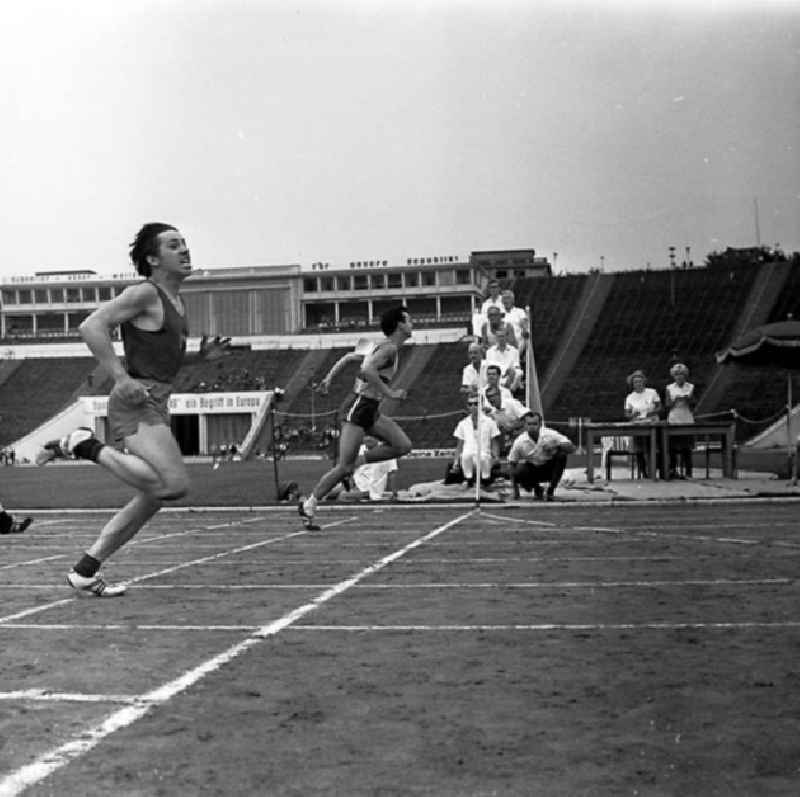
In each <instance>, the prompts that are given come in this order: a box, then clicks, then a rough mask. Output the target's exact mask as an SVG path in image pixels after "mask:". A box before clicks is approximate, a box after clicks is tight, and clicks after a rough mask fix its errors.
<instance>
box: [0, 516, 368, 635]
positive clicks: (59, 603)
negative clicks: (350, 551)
mask: <svg viewBox="0 0 800 797" xmlns="http://www.w3.org/2000/svg"><path fill="white" fill-rule="evenodd" d="M352 519H353V518H352V517H351V518H345V519H343V520H337V521H334V523H335V524H336V525H339V524H340V523H347V522H348V521H349V520H352ZM305 534H308V532H307V531H306V530H305V529H303V530H302V531H295V532H290V533H289V534H284V535H280V536H278V537H270V538H268V539H266V540H261V541H260V542H257V543H252V544H250V545H245V546H241V547H239V548H234V549H229V550H227V551H221V552H218V553H216V554H213V555H212V556H204V557H201V558H200V559H194V560H191V561H189V562H181V563H180V564H178V565H173V566H172V567H167V568H164V569H162V570H158V571H155V572H153V573H146V574H144V575H142V576H137V577H136V578H132V579H130V580H128V581H124V582H121V583H123V584H125V585H126V586H127V585H130V584H135V583H138V582H139V581H144V580H145V579H149V578H157V577H159V576H163V575H166V574H168V573H172V572H175V571H176V570H181V569H183V568H186V567H193V566H195V565H198V564H205V563H206V562H210V561H214V560H215V559H218V558H220V557H222V556H231V555H234V554H237V553H242V552H243V551H248V550H253V549H255V548H259V547H263V546H264V545H271V544H273V543H276V542H282V541H283V540H285V539H288V538H290V537H299V536H302V535H305ZM50 587H51V588H53V587H54V585H53V584H51V585H50ZM77 597H78V596H77V595H72V596H70V597H69V598H62V599H60V600H56V601H52V602H51V603H45V604H41V605H39V606H33V607H31V608H30V609H24V610H23V611H20V612H15V613H14V614H8V615H6V616H5V617H0V626H2V625H3V624H4V623H6V622H11V621H13V620H21V619H22V618H23V617H30V616H31V615H33V614H40V613H41V612H46V611H48V610H49V609H55V608H56V607H58V606H63V605H65V604H67V603H70V602H71V601H74V600H76V599H77Z"/></svg>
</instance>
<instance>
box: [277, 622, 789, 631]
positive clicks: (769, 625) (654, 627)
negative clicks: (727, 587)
mask: <svg viewBox="0 0 800 797" xmlns="http://www.w3.org/2000/svg"><path fill="white" fill-rule="evenodd" d="M750 628H754V629H776V630H781V629H786V628H800V620H784V621H777V622H760V621H753V622H748V621H742V622H738V621H737V622H714V623H707V622H694V623H690V622H681V623H668V622H656V623H536V624H529V625H521V624H520V625H300V624H297V625H293V626H292V628H291V629H290V630H291V631H683V630H697V631H700V630H704V629H708V630H717V629H720V630H727V629H731V630H743V629H750Z"/></svg>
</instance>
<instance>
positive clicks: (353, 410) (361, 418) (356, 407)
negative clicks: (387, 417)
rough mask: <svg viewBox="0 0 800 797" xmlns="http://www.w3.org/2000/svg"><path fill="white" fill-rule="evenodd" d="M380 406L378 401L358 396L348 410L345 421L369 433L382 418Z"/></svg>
mask: <svg viewBox="0 0 800 797" xmlns="http://www.w3.org/2000/svg"><path fill="white" fill-rule="evenodd" d="M380 406H381V403H380V401H378V399H374V398H367V397H366V396H356V397H355V398H354V399H353V401H352V403H351V404H350V406H349V407H348V408H347V412H346V413H345V416H344V419H345V420H346V421H347V422H348V423H354V424H355V425H356V426H360V427H361V428H362V429H365V430H366V431H369V430H370V429H372V427H373V426H374V425H375V422H376V421H377V420H378V418H379V417H380V414H381V411H380Z"/></svg>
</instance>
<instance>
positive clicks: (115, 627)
mask: <svg viewBox="0 0 800 797" xmlns="http://www.w3.org/2000/svg"><path fill="white" fill-rule="evenodd" d="M3 628H16V629H21V630H31V631H122V632H125V633H131V632H134V631H147V632H148V633H152V632H154V631H164V632H167V633H175V632H176V631H186V632H192V633H198V632H199V633H204V634H205V633H213V632H224V633H236V632H242V631H245V632H252V631H260V630H261V629H262V628H263V626H260V625H254V624H240V625H157V624H135V623H133V624H122V623H45V624H38V623H17V624H13V625H9V626H3ZM683 628H693V629H704V628H706V629H716V628H732V629H747V628H765V629H769V628H774V629H781V628H800V620H777V621H773V622H771V621H766V620H752V621H749V620H735V621H728V622H683V621H682V622H676V623H670V622H664V621H659V622H644V623H528V624H521V623H515V624H511V623H507V624H491V625H490V624H481V625H476V624H467V625H465V624H456V623H450V624H446V625H441V624H438V625H437V624H427V623H426V624H419V623H417V624H413V625H409V624H394V625H344V624H343V625H322V624H320V625H302V624H299V623H295V624H293V625H292V626H291V628H290V629H288V628H287V629H286V630H292V631H559V630H561V631H584V630H606V629H626V630H676V629H677V630H680V629H683ZM0 630H2V629H0ZM2 694H3V693H0V697H2ZM8 694H11V693H8ZM8 699H11V698H8ZM139 699H140V698H132V699H131V701H132V702H133V700H139Z"/></svg>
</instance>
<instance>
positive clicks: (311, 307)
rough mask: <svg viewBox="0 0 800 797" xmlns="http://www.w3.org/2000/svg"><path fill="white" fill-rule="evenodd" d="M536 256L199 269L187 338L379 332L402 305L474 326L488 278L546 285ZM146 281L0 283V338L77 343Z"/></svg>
mask: <svg viewBox="0 0 800 797" xmlns="http://www.w3.org/2000/svg"><path fill="white" fill-rule="evenodd" d="M551 273H552V270H551V266H550V264H549V263H548V262H547V259H546V258H538V257H536V256H535V252H534V250H533V249H520V250H495V251H482V252H472V253H471V254H470V255H469V256H459V255H425V256H419V257H408V258H406V259H405V260H404V261H403V262H392V261H390V260H389V259H385V258H379V259H369V260H353V261H350V262H348V263H345V264H339V265H335V264H334V265H332V264H330V263H323V262H316V263H311V264H308V265H298V264H288V265H276V266H252V267H238V266H235V267H231V268H198V269H197V270H195V271H194V272H193V274H192V275H191V277H189V278H188V279H187V280H186V282H185V283H184V286H183V288H182V291H181V295H182V296H183V299H184V302H185V304H186V307H187V311H188V316H189V325H190V329H189V334H190V335H191V336H193V337H200V336H202V335H226V336H237V337H247V336H258V335H286V334H301V333H303V332H314V333H319V332H325V331H347V330H351V329H357V328H361V327H364V328H368V327H374V326H376V325H377V323H378V321H379V319H380V316H381V314H382V313H383V312H384V310H386V309H387V308H388V307H391V306H394V305H397V304H398V303H403V304H405V305H406V306H407V307H408V309H409V311H410V312H411V314H412V316H413V317H414V318H415V320H416V321H417V323H418V324H421V325H425V324H429V325H451V326H460V325H462V324H468V323H469V321H470V319H471V317H472V313H473V311H474V309H475V307H476V306H478V305H479V304H480V302H481V300H482V298H483V294H484V291H485V287H486V282H487V281H488V280H489V279H491V278H497V279H500V280H509V281H510V280H513V279H516V278H518V277H531V276H550V275H551ZM139 280H141V277H139V275H137V274H136V273H135V272H133V271H129V272H120V273H115V274H107V275H101V274H98V273H96V272H94V271H90V270H77V271H47V272H42V271H40V272H36V273H34V274H32V275H25V276H12V277H5V278H2V277H0V338H2V339H3V340H4V341H6V342H10V341H29V340H49V339H64V338H71V337H72V338H74V337H76V336H77V335H78V326H79V325H80V323H81V321H83V319H84V318H86V316H88V315H89V314H90V313H91V312H92V311H93V310H94V309H95V308H96V307H97V306H98V305H99V304H100V303H102V302H105V301H108V300H109V299H112V298H113V297H114V296H116V295H118V294H119V293H121V292H122V291H123V290H124V289H125V288H126V287H127V286H128V285H131V284H133V283H135V282H138V281H139Z"/></svg>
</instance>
